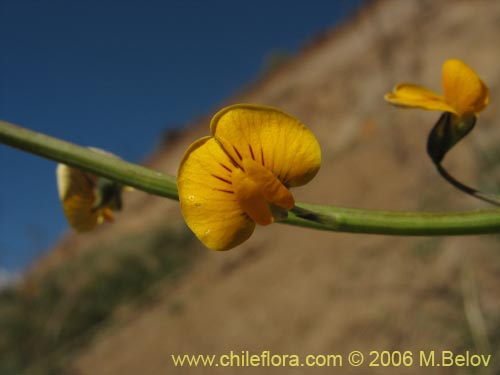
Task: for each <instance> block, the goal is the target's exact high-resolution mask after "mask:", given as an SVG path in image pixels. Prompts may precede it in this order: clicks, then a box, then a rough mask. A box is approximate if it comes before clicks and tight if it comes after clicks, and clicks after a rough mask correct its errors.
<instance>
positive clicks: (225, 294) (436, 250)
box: [46, 0, 500, 374]
mask: <svg viewBox="0 0 500 375" xmlns="http://www.w3.org/2000/svg"><path fill="white" fill-rule="evenodd" d="M499 45H500V3H499V2H497V1H493V0H491V1H474V2H473V1H440V2H432V1H417V0H411V1H410V0H409V1H399V0H392V1H379V2H377V3H376V4H375V5H373V6H371V7H369V8H368V9H366V10H365V11H363V12H361V13H360V14H358V15H357V16H356V17H355V18H354V19H353V20H351V22H350V23H349V24H347V25H344V26H343V27H341V28H340V29H338V30H335V31H332V32H329V33H326V34H325V35H323V36H322V37H320V38H318V39H317V41H316V42H314V43H312V44H311V45H310V46H309V47H308V48H306V49H305V50H304V51H303V52H302V53H301V54H300V55H299V56H297V57H296V58H295V59H293V60H292V61H291V62H290V63H289V64H288V65H286V66H284V67H282V68H281V69H279V70H278V71H275V72H273V73H272V74H269V75H268V76H266V77H265V78H264V79H262V80H261V81H260V82H258V83H257V84H255V85H254V86H252V87H249V88H248V89H247V90H245V91H244V92H242V94H241V95H240V96H239V97H237V98H234V99H232V100H230V102H250V103H262V104H267V105H274V106H278V107H280V108H282V109H284V110H285V111H287V112H289V113H291V114H293V115H295V116H296V117H298V118H300V119H301V120H302V121H303V122H304V123H306V124H308V125H309V126H310V127H311V129H312V130H313V131H314V132H315V133H316V134H317V136H318V138H319V140H320V143H321V147H322V150H323V156H324V164H323V167H322V169H321V171H320V173H319V175H318V176H317V178H316V179H315V180H314V181H313V182H312V183H310V184H309V185H308V186H306V187H303V188H300V189H297V190H296V192H295V196H296V199H297V200H298V201H308V202H317V203H329V204H336V205H342V206H354V207H365V208H383V209H401V210H416V209H449V210H457V209H472V208H475V207H486V206H485V205H483V204H482V203H480V202H478V201H474V200H472V199H469V198H464V197H463V196H461V195H460V194H459V193H457V192H456V191H455V190H454V189H453V188H451V187H449V186H448V185H446V184H445V183H444V182H442V181H441V180H440V179H439V178H438V176H437V174H436V172H435V171H434V170H433V167H432V165H431V163H430V161H429V160H428V158H427V156H426V155H425V152H424V151H425V139H426V136H427V133H428V131H429V130H430V129H431V127H432V125H433V122H434V121H435V120H436V119H437V116H438V114H435V113H424V112H419V111H403V110H398V109H395V108H393V107H389V106H387V105H385V104H384V102H383V99H382V98H383V94H384V93H385V92H386V91H388V90H390V89H391V87H392V86H393V84H395V83H396V82H398V81H401V80H405V81H413V82H419V83H421V84H425V85H427V86H429V87H431V88H434V89H436V90H440V69H441V64H442V62H443V61H444V60H445V59H447V58H450V57H458V58H461V59H463V60H465V61H466V62H467V63H468V64H470V65H471V66H473V67H474V68H475V69H476V70H477V71H478V72H479V73H480V75H481V76H482V77H483V79H484V80H485V81H486V82H487V83H488V84H489V86H490V89H491V105H490V106H489V107H488V109H487V110H486V111H484V113H483V114H482V116H481V119H480V123H479V126H478V127H477V129H476V130H475V131H474V133H473V134H472V135H471V136H470V137H469V138H468V139H467V140H466V141H464V142H463V143H462V144H461V145H460V146H459V147H457V149H456V150H454V151H453V152H452V153H451V154H450V155H449V157H448V160H447V162H446V165H447V166H448V167H449V169H450V170H452V171H453V173H454V174H456V175H457V176H460V178H461V179H463V180H467V181H469V182H470V183H471V184H475V185H478V184H479V183H480V182H481V183H484V182H485V181H488V180H489V181H493V182H494V183H496V188H497V190H498V187H499V183H500V181H499V180H500V172H499V169H498V165H499V163H498V155H499V154H498V150H499V146H498V140H499V139H500V127H499V126H498V121H497V120H496V118H497V115H498V113H499V110H498V108H499V107H500V95H499V94H498V92H499V91H498V87H499V84H500V69H498V66H499V63H500V49H499V47H498V46H499ZM208 131H209V130H208V118H207V119H201V120H200V121H199V123H198V124H194V125H193V127H192V128H191V129H190V130H189V131H187V132H186V133H185V134H183V135H181V137H180V138H179V139H177V140H176V141H175V143H170V144H168V145H167V147H166V149H165V150H160V151H158V152H157V154H156V155H155V156H153V157H152V159H151V165H152V166H153V167H154V168H157V169H159V170H162V171H166V172H169V173H175V171H176V168H177V165H178V162H179V160H180V158H181V156H182V153H183V152H184V150H185V148H186V147H187V145H188V144H189V143H191V142H192V141H193V140H194V139H196V138H197V137H199V136H201V135H204V134H208ZM494 152H496V155H497V156H496V157H497V162H496V169H495V168H494V167H492V168H489V169H479V166H481V165H483V164H484V160H485V157H486V156H487V155H492V154H493V153H494ZM485 155H486V156H485ZM489 187H490V188H494V187H495V184H493V185H490V186H489ZM127 203H128V205H127V206H128V212H124V213H123V214H122V215H121V217H120V219H119V220H118V221H117V222H116V225H114V226H113V227H112V228H111V227H109V228H106V230H100V231H98V232H97V233H95V234H93V235H89V236H86V237H84V238H83V239H82V238H80V239H78V240H75V239H73V238H68V239H67V240H66V241H65V242H64V243H63V244H62V245H61V247H60V249H59V250H58V251H57V254H59V255H60V256H62V257H64V256H65V255H64V254H68V253H72V252H70V251H69V250H68V249H70V248H71V249H74V246H76V245H74V244H76V243H77V241H79V243H81V244H82V245H81V246H83V244H88V243H93V242H95V241H112V239H113V238H114V237H115V236H119V235H120V233H123V232H124V231H127V232H130V231H141V230H142V229H143V228H145V227H147V226H148V225H150V224H151V223H153V222H154V223H161V222H162V221H167V220H168V221H173V220H178V219H179V212H178V207H177V203H175V202H168V201H165V200H162V199H159V198H154V197H148V196H145V195H142V194H140V193H136V194H132V195H131V196H130V197H128V202H127ZM167 218H168V219H167ZM499 240H500V238H499V236H482V237H468V238H456V237H455V238H452V237H445V238H403V237H388V236H368V235H349V234H333V233H323V232H314V231H311V230H307V229H303V228H295V227H288V226H283V225H273V226H270V227H266V228H258V230H257V231H256V233H255V235H254V236H253V237H252V238H251V239H250V240H249V241H248V242H247V243H245V244H244V245H242V246H241V247H240V248H237V249H235V250H234V251H230V252H226V253H212V252H209V251H208V250H207V251H206V252H202V254H200V260H199V261H198V262H197V263H196V265H195V266H194V268H193V269H192V270H191V271H190V273H189V274H188V275H186V276H185V277H184V278H183V279H182V282H180V283H179V284H178V285H175V286H174V287H172V286H171V285H168V286H167V285H165V288H164V289H162V288H160V292H159V293H160V297H159V300H158V302H157V303H156V304H155V305H153V306H151V307H150V308H148V309H144V310H139V311H135V312H133V313H130V314H128V315H126V316H124V317H122V318H121V323H120V322H118V323H116V324H114V325H113V327H112V328H108V329H105V330H104V331H103V332H101V333H100V334H99V335H98V336H97V337H96V338H95V340H94V341H93V343H92V344H91V345H90V347H88V348H87V349H86V350H84V351H83V352H82V353H81V354H80V355H79V356H78V357H77V358H76V359H75V360H74V362H73V364H72V368H73V369H74V371H75V372H76V373H81V374H164V373H183V374H184V373H186V374H191V373H193V374H195V373H197V374H219V373H228V374H229V373H259V374H263V373H270V374H290V373H297V374H298V373H305V372H304V371H303V370H304V369H303V368H299V369H296V370H295V371H292V370H291V369H290V368H259V369H252V368H240V369H225V371H221V369H220V368H212V369H209V368H205V369H200V368H198V369H195V368H191V369H190V368H183V369H179V368H177V369H175V368H174V367H173V366H172V362H171V360H170V354H183V353H187V354H204V353H210V354H224V353H227V352H229V351H230V350H233V351H237V352H239V351H241V350H249V351H251V352H254V353H259V352H260V351H262V350H271V351H272V352H274V353H286V354H300V355H305V354H310V353H324V354H328V353H339V352H340V353H346V352H349V351H350V350H361V351H364V352H366V353H367V352H368V351H369V350H413V351H415V352H417V351H419V350H440V349H442V348H448V349H452V350H455V351H457V352H463V351H465V350H466V349H471V350H474V332H476V331H477V327H474V326H471V323H470V322H469V321H468V320H467V319H466V315H465V313H464V289H463V285H465V286H469V287H472V288H473V290H476V291H478V293H479V297H480V299H479V303H478V302H474V301H472V302H471V303H473V304H474V306H475V307H479V308H480V311H481V313H482V316H483V317H484V319H485V322H486V327H487V332H488V335H489V337H488V338H489V342H490V345H492V346H493V349H492V350H493V352H494V353H495V354H496V356H497V359H496V360H497V362H500V347H499V339H500V336H499V333H500V319H499V317H500V287H499V285H500V252H499V251H498V250H499V248H500V241H499ZM56 259H58V258H57V257H53V258H52V260H50V261H49V260H47V261H46V263H47V264H49V263H51V262H55V263H57V260H56ZM464 270H465V271H464ZM469 272H471V274H472V277H468V276H467V275H469ZM464 275H465V276H464ZM464 280H465V282H464V283H462V281H464ZM476 333H477V332H476ZM497 366H498V365H497ZM497 368H498V367H497ZM351 370H352V371H354V370H353V369H349V371H351ZM372 370H373V371H370V373H377V374H378V373H380V374H382V373H387V372H389V371H387V369H383V368H382V369H372ZM455 370H456V369H448V370H447V371H444V370H443V369H439V368H434V369H428V371H423V370H422V369H421V368H417V367H412V368H409V369H399V370H397V371H396V370H394V371H395V372H394V373H435V374H442V373H449V374H452V373H456V372H455ZM347 372H348V369H347V367H345V368H344V369H343V371H339V372H338V373H347ZM366 372H367V367H364V368H363V367H362V368H360V370H359V372H357V373H366ZM314 373H332V369H328V368H323V369H319V368H317V369H315V371H314Z"/></svg>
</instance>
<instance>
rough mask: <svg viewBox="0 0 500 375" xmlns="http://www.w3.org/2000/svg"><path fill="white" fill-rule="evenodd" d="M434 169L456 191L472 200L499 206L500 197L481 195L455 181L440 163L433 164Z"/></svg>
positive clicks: (487, 194)
mask: <svg viewBox="0 0 500 375" xmlns="http://www.w3.org/2000/svg"><path fill="white" fill-rule="evenodd" d="M435 165H436V169H437V170H438V172H439V174H440V175H441V176H442V177H443V178H444V179H445V180H446V181H448V182H449V183H450V184H451V185H453V186H454V187H456V188H457V189H458V190H460V191H462V192H464V193H465V194H468V195H471V196H473V197H474V198H477V199H480V200H482V201H484V202H488V203H491V204H494V205H495V206H500V196H499V195H495V194H489V193H483V192H480V191H479V190H476V189H474V188H471V187H470V186H467V185H464V184H462V183H461V182H460V181H457V180H456V179H455V178H454V177H453V176H451V175H450V174H449V173H448V171H447V170H446V169H444V167H443V166H442V165H441V163H435Z"/></svg>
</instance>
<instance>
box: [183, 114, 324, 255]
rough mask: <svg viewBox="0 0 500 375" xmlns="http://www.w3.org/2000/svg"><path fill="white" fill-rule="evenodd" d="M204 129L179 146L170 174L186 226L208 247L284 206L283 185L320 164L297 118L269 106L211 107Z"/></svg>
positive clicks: (237, 238) (219, 246)
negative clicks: (193, 139) (214, 111)
mask: <svg viewBox="0 0 500 375" xmlns="http://www.w3.org/2000/svg"><path fill="white" fill-rule="evenodd" d="M210 130H211V133H212V136H210V137H204V138H201V139H199V140H197V141H196V142H194V143H193V144H192V145H191V146H190V147H189V148H188V150H187V151H186V153H185V155H184V157H183V159H182V161H181V164H180V167H179V171H178V176H177V185H178V189H179V200H180V203H181V210H182V214H183V216H184V219H185V220H186V223H187V225H188V226H189V227H190V228H191V230H192V231H193V232H194V233H195V234H196V236H197V237H198V238H199V239H200V241H201V242H202V243H203V244H204V245H205V246H207V247H208V248H210V249H212V250H228V249H230V248H233V247H235V246H237V245H239V244H241V243H242V242H244V241H245V240H246V239H248V238H249V237H250V235H251V234H252V233H253V231H254V228H255V223H257V224H260V225H268V224H271V223H273V222H274V221H275V218H281V217H282V216H284V215H286V214H287V212H288V210H291V209H292V208H293V207H294V205H295V202H294V198H293V196H292V194H291V193H290V191H289V190H288V189H289V188H290V187H294V186H300V185H304V184H306V183H307V182H309V181H310V180H311V179H312V178H313V177H314V176H315V175H316V173H317V172H318V170H319V167H320V164H321V151H320V148H319V144H318V142H317V140H316V138H315V137H314V135H313V134H312V132H311V131H310V130H309V129H307V128H306V126H305V125H303V124H302V123H301V122H300V121H298V120H296V119H295V118H293V117H292V116H290V115H288V114H286V113H284V112H282V111H280V110H278V109H276V108H271V107H266V106H259V105H250V104H237V105H233V106H229V107H226V108H224V109H222V110H221V111H219V112H218V113H217V114H216V115H215V116H214V117H213V119H212V121H211V124H210Z"/></svg>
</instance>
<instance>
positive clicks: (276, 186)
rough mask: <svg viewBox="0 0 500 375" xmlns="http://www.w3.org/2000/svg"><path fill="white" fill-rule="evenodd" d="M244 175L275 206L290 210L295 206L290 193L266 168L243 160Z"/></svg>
mask: <svg viewBox="0 0 500 375" xmlns="http://www.w3.org/2000/svg"><path fill="white" fill-rule="evenodd" d="M242 165H243V168H244V170H245V174H246V175H247V176H248V177H249V178H250V179H251V180H252V181H254V182H255V183H256V185H257V186H259V189H260V191H261V193H262V196H263V197H264V199H265V200H266V201H267V202H269V203H271V204H274V205H276V206H279V207H282V208H285V209H286V210H291V209H292V208H293V206H294V205H295V201H294V199H293V196H292V194H291V193H290V191H289V190H288V189H287V188H286V187H285V186H284V185H283V184H282V183H281V181H280V180H278V179H277V178H276V176H274V174H272V173H271V171H269V170H268V169H267V168H265V167H264V166H262V165H261V164H259V163H257V162H256V161H254V160H252V159H243V162H242Z"/></svg>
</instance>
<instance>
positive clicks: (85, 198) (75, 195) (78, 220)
mask: <svg viewBox="0 0 500 375" xmlns="http://www.w3.org/2000/svg"><path fill="white" fill-rule="evenodd" d="M56 176H57V188H58V190H59V198H60V200H61V204H62V206H63V210H64V214H65V216H66V219H67V220H68V222H69V224H70V225H71V227H73V228H74V229H75V230H77V231H80V232H85V231H89V230H91V229H93V228H94V227H95V226H96V225H97V224H98V221H99V213H98V212H97V211H95V210H93V209H92V208H93V206H94V201H95V191H94V189H95V186H96V177H95V176H93V175H91V174H88V173H86V172H83V171H81V170H79V169H76V168H71V167H69V166H67V165H64V164H58V165H57V169H56Z"/></svg>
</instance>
